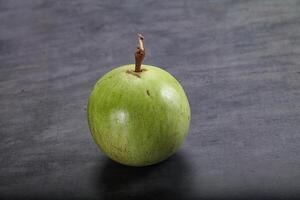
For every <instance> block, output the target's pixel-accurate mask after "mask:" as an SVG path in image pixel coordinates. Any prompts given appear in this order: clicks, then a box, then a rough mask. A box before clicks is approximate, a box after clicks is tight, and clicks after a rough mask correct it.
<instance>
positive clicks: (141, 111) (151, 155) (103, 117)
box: [87, 35, 190, 166]
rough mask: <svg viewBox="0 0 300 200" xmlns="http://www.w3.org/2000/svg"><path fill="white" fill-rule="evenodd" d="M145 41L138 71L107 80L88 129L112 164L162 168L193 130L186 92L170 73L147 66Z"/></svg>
mask: <svg viewBox="0 0 300 200" xmlns="http://www.w3.org/2000/svg"><path fill="white" fill-rule="evenodd" d="M143 40H144V38H143V36H142V35H139V47H138V48H137V50H136V52H135V65H133V64H132V65H124V66H121V67H119V68H116V69H114V70H112V71H110V72H108V73H107V74H105V75H104V76H103V77H102V78H101V79H100V80H99V81H98V82H97V83H96V85H95V86H94V88H93V91H92V93H91V95H90V97H89V102H88V110H87V112H88V113H87V114H88V123H89V127H90V130H91V133H92V135H93V138H94V140H95V142H96V143H97V145H98V146H99V148H100V149H101V150H102V151H103V152H104V153H105V154H106V155H107V156H108V157H110V158H111V159H112V160H114V161H116V162H119V163H122V164H124V165H130V166H147V165H152V164H155V163H158V162H160V161H162V160H164V159H166V158H168V157H169V156H171V155H172V154H173V153H175V152H176V150H177V149H178V148H179V146H180V145H181V144H182V142H183V140H184V138H185V136H186V134H187V132H188V129H189V124H190V106H189V103H188V99H187V97H186V95H185V93H184V90H183V89H182V87H181V86H180V84H179V83H178V82H177V80H176V79H175V78H174V77H173V76H172V75H170V74H169V73H168V72H166V71H164V70H162V69H160V68H157V67H154V66H150V65H141V63H142V61H143V59H144V56H145V49H144V43H143Z"/></svg>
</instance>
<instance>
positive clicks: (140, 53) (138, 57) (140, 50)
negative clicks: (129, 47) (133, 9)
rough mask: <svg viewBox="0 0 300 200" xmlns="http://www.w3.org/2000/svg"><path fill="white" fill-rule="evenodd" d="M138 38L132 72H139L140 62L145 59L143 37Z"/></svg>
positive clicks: (140, 35)
mask: <svg viewBox="0 0 300 200" xmlns="http://www.w3.org/2000/svg"><path fill="white" fill-rule="evenodd" d="M138 37H139V46H138V47H137V48H136V51H135V54H134V55H135V70H134V72H141V71H142V70H141V66H142V62H143V60H144V57H145V48H144V36H143V35H142V34H138Z"/></svg>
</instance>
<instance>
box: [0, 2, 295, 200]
mask: <svg viewBox="0 0 300 200" xmlns="http://www.w3.org/2000/svg"><path fill="white" fill-rule="evenodd" d="M137 32H142V33H144V35H145V38H146V39H145V42H146V47H147V52H148V54H147V58H146V60H145V63H147V64H152V65H156V66H161V67H162V68H163V69H165V70H167V71H169V72H170V73H171V74H173V75H174V76H175V77H176V78H177V79H178V80H179V81H180V82H181V83H182V85H183V87H184V88H185V90H186V92H187V95H188V97H189V100H190V104H191V108H192V122H191V128H190V132H189V136H188V137H187V139H186V141H185V143H184V145H183V146H182V148H181V149H180V151H179V152H178V153H177V154H176V155H175V156H173V157H172V158H171V159H169V160H167V161H166V162H164V163H161V164H159V165H156V166H153V167H147V168H128V167H123V166H121V165H118V164H115V163H113V162H111V161H109V160H108V159H107V158H106V157H105V156H104V155H103V154H102V153H101V152H99V151H98V149H97V147H96V145H95V144H94V142H93V140H92V138H91V136H90V133H89V130H88V126H87V122H86V103H87V98H88V95H89V92H90V90H91V88H92V86H93V84H94V83H95V81H96V80H97V79H98V78H99V77H101V76H102V75H103V74H104V73H105V72H107V71H109V70H111V69H113V68H114V67H116V66H119V65H122V64H127V63H132V62H133V52H134V50H135V47H136V33H137ZM0 136H1V139H0V163H1V164H0V196H1V197H2V198H11V199H13V198H20V199H21V198H22V199H29V198H35V199H41V198H43V199H58V198H61V199H80V198H81V199H109V198H112V199H114V198H115V199H124V198H137V199H142V198H145V199H159V198H170V197H172V196H173V199H194V198H200V197H202V198H215V199H222V198H225V199H238V198H251V197H253V198H275V199H280V198H282V199H289V198H296V197H300V155H299V151H300V2H299V1H296V0H295V1H279V0H268V1H260V0H257V1H231V0H228V1H179V0H172V1H163V2H158V1H148V0H147V1H99V0H88V1H79V0H72V1H59V0H56V1H46V0H40V1H38V0H36V1H33V0H26V1H22V0H19V1H17V0H10V1H4V0H1V1H0Z"/></svg>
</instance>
